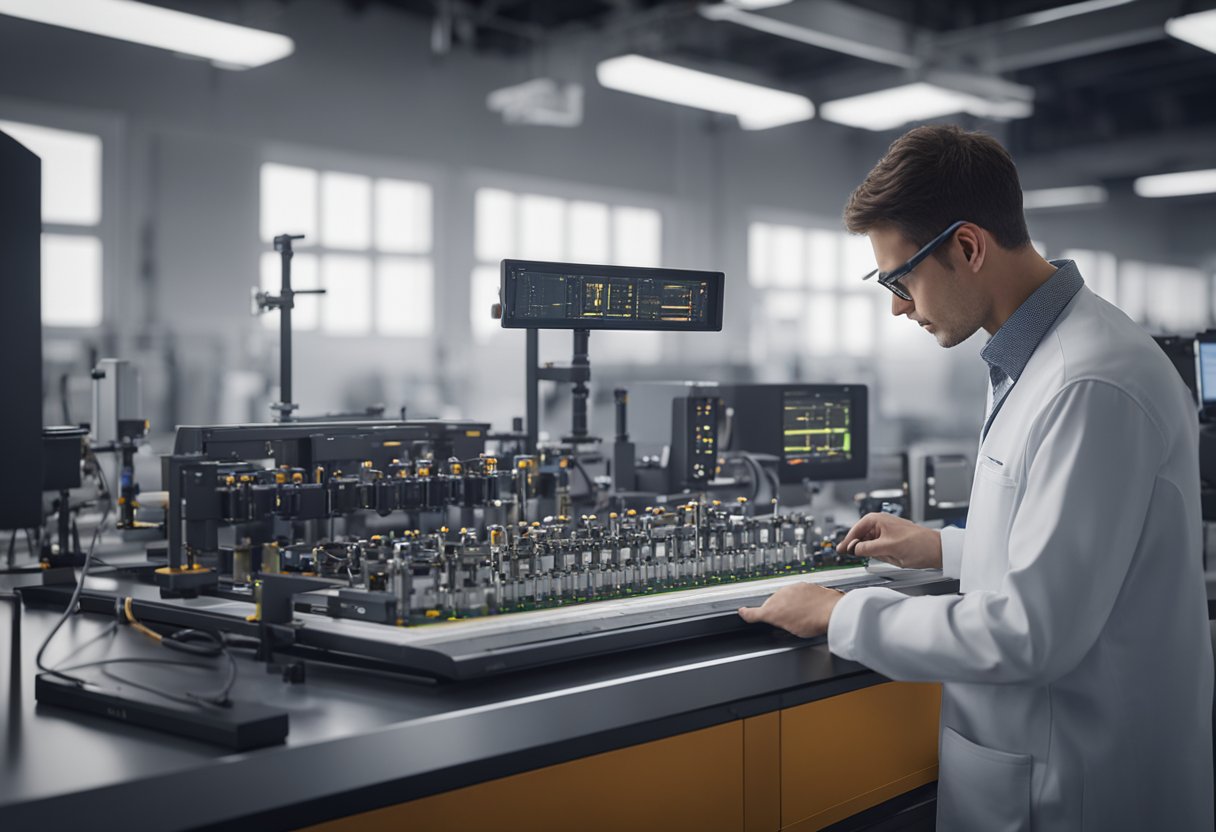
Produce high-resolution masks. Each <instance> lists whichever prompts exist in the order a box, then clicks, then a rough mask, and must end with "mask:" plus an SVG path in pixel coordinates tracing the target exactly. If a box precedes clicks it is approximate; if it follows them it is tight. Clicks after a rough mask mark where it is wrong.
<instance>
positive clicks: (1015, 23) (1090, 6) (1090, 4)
mask: <svg viewBox="0 0 1216 832" xmlns="http://www.w3.org/2000/svg"><path fill="white" fill-rule="evenodd" d="M1130 2H1132V0H1082V2H1080V3H1070V4H1069V5H1067V6H1057V7H1056V8H1054V9H1044V10H1043V11H1041V12H1030V13H1029V14H1023V15H1019V16H1018V17H1015V18H1013V19H1012V20H1010V21H1008V24H1009V25H1010V26H1011V27H1017V28H1029V27H1031V26H1041V25H1043V24H1044V23H1055V22H1056V21H1057V20H1066V19H1068V18H1070V17H1076V16H1077V15H1081V14H1092V13H1093V12H1100V11H1105V10H1106V9H1113V8H1114V7H1115V6H1125V5H1127V4H1128V3H1130Z"/></svg>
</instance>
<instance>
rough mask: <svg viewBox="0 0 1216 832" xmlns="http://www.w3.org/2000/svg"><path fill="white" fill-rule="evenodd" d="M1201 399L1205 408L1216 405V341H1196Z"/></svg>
mask: <svg viewBox="0 0 1216 832" xmlns="http://www.w3.org/2000/svg"><path fill="white" fill-rule="evenodd" d="M1195 357H1196V359H1197V370H1198V373H1197V374H1198V376H1199V398H1200V400H1201V402H1202V403H1203V406H1204V407H1212V406H1214V405H1216V341H1196V342H1195Z"/></svg>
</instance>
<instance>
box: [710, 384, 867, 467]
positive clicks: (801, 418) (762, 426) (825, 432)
mask: <svg viewBox="0 0 1216 832" xmlns="http://www.w3.org/2000/svg"><path fill="white" fill-rule="evenodd" d="M719 392H720V395H721V396H722V398H723V400H724V401H725V402H726V404H727V405H728V406H729V407H730V408H731V409H732V411H733V415H732V417H731V419H730V435H729V439H728V440H727V442H728V444H727V445H726V447H728V448H729V449H731V450H745V451H752V452H754V453H765V454H771V455H773V456H775V457H777V459H778V460H779V466H778V475H779V478H780V480H781V481H782V482H801V481H802V480H843V479H861V478H863V477H865V476H866V469H867V463H868V461H869V431H868V421H869V414H868V408H867V390H866V387H865V385H862V384H739V385H724V386H723V387H721V388H720V391H719Z"/></svg>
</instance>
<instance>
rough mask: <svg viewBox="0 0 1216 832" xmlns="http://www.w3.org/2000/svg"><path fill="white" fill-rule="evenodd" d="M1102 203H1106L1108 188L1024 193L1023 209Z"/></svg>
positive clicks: (1089, 186) (1097, 187)
mask: <svg viewBox="0 0 1216 832" xmlns="http://www.w3.org/2000/svg"><path fill="white" fill-rule="evenodd" d="M1102 202H1106V188H1103V187H1102V186H1101V185H1076V186H1073V187H1068V188H1042V189H1040V190H1037V191H1022V207H1023V208H1024V209H1025V210H1027V211H1033V210H1035V209H1036V208H1063V207H1064V206H1066V205H1097V204H1099V203H1102Z"/></svg>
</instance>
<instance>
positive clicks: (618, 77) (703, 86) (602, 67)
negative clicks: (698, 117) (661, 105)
mask: <svg viewBox="0 0 1216 832" xmlns="http://www.w3.org/2000/svg"><path fill="white" fill-rule="evenodd" d="M595 75H596V78H597V79H598V80H599V82H600V84H601V85H603V86H605V87H607V88H608V89H613V90H617V91H619V92H628V93H632V94H634V95H641V96H645V97H647V98H655V99H658V100H659V101H666V102H669V103H671V104H682V105H684V106H686V107H696V108H697V109H701V110H709V111H711V112H715V113H724V114H726V115H733V116H736V117H738V119H739V126H740V127H742V128H743V129H744V130H766V129H768V128H770V127H779V126H781V125H783V124H792V123H794V122H798V121H806V120H807V119H809V118H812V117H814V115H815V105H814V104H812V103H811V100H810V99H809V98H806V97H805V96H802V95H797V94H795V93H791V92H785V91H784V90H775V89H772V88H770V87H762V86H760V85H758V84H750V83H748V82H746V81H738V80H735V79H734V78H726V77H724V76H721V75H713V74H711V73H708V72H701V71H699V70H695V69H689V68H687V67H683V66H678V65H676V64H670V63H667V62H665V61H656V60H654V59H653V58H646V57H643V56H641V55H621V56H619V57H616V58H609V59H607V60H605V61H601V62H600V64H599V65H598V66H597V67H596V69H595Z"/></svg>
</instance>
